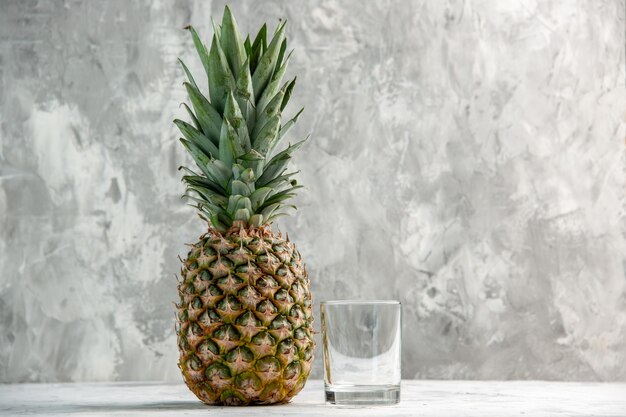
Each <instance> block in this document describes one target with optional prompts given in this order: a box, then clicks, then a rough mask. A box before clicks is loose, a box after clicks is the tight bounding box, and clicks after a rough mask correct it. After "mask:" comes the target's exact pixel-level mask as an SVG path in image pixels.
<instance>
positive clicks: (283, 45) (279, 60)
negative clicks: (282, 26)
mask: <svg viewBox="0 0 626 417" xmlns="http://www.w3.org/2000/svg"><path fill="white" fill-rule="evenodd" d="M286 51H287V39H283V42H282V43H281V44H280V51H279V52H278V58H277V59H276V68H280V67H281V66H282V65H283V58H284V57H285V52H286ZM290 54H291V53H290Z"/></svg>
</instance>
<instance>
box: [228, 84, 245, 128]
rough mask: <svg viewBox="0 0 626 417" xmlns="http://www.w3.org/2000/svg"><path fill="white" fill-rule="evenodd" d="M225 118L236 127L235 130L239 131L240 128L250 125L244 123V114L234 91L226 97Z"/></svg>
mask: <svg viewBox="0 0 626 417" xmlns="http://www.w3.org/2000/svg"><path fill="white" fill-rule="evenodd" d="M224 119H226V120H228V122H229V123H230V125H231V126H232V127H234V128H235V131H238V130H239V129H240V128H242V127H245V128H246V130H247V129H248V127H247V126H246V125H245V124H244V123H242V121H243V115H242V114H241V110H240V109H239V105H238V104H237V101H235V96H234V95H233V93H232V91H230V92H229V93H228V98H227V99H226V106H225V107H224Z"/></svg>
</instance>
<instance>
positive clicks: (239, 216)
mask: <svg viewBox="0 0 626 417" xmlns="http://www.w3.org/2000/svg"><path fill="white" fill-rule="evenodd" d="M249 219H250V211H248V209H245V208H242V209H238V210H237V211H236V212H235V216H234V220H243V221H244V222H246V223H247V222H248V220H249Z"/></svg>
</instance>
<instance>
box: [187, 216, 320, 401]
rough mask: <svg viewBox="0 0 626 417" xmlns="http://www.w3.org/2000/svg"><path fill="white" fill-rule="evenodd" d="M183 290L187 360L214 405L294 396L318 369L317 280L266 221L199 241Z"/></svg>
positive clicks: (204, 397)
mask: <svg viewBox="0 0 626 417" xmlns="http://www.w3.org/2000/svg"><path fill="white" fill-rule="evenodd" d="M181 273H182V275H183V278H184V279H183V281H182V282H181V283H180V285H179V287H178V290H179V295H180V303H179V304H178V326H177V334H178V347H179V351H180V360H179V366H180V369H181V371H182V373H183V376H184V379H185V382H186V384H187V386H188V387H189V388H190V389H191V391H192V392H193V393H194V394H196V396H197V397H198V398H199V399H200V400H201V401H203V402H205V403H207V404H225V405H248V404H273V403H280V402H286V401H289V400H290V399H291V398H292V397H293V396H294V395H296V394H297V393H298V392H300V390H301V389H302V388H303V387H304V384H305V382H306V380H307V378H308V376H309V373H310V371H311V363H312V361H313V349H314V346H315V344H314V341H313V336H312V331H313V329H312V324H313V313H312V308H311V306H312V299H311V292H310V288H309V279H308V277H307V273H306V271H305V269H304V266H303V264H302V260H301V258H300V254H299V253H298V251H297V250H296V248H295V246H294V245H293V244H292V243H291V242H289V241H288V240H286V239H283V238H282V237H281V236H280V235H276V234H274V233H272V231H271V230H270V229H269V228H268V227H266V226H261V227H259V228H252V229H248V230H247V229H245V228H237V227H234V228H233V229H231V231H230V232H228V233H225V234H222V233H220V232H217V231H215V232H211V231H209V232H208V233H207V234H205V235H203V236H202V237H201V238H200V241H199V242H197V243H196V244H194V245H192V247H191V250H190V251H189V255H188V257H187V259H186V260H185V261H184V262H183V269H182V272H181Z"/></svg>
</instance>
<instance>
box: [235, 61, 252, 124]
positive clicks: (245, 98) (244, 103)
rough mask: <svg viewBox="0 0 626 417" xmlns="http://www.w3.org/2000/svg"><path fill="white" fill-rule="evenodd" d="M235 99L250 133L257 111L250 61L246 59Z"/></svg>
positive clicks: (238, 78)
mask: <svg viewBox="0 0 626 417" xmlns="http://www.w3.org/2000/svg"><path fill="white" fill-rule="evenodd" d="M235 99H236V100H237V104H238V105H239V109H240V110H241V113H242V114H243V116H244V118H245V119H246V122H247V124H248V132H251V131H252V129H253V128H254V124H255V119H256V109H255V108H254V103H255V101H254V92H253V91H252V76H251V75H250V65H249V59H246V62H244V64H243V66H242V67H241V71H240V72H239V76H238V77H237V91H236V92H235Z"/></svg>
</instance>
